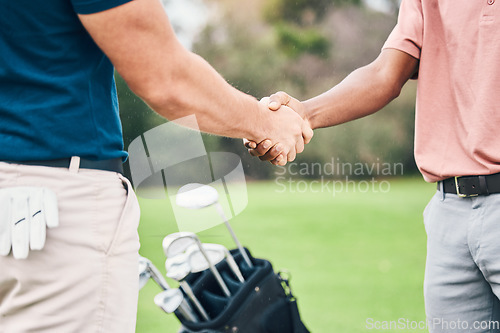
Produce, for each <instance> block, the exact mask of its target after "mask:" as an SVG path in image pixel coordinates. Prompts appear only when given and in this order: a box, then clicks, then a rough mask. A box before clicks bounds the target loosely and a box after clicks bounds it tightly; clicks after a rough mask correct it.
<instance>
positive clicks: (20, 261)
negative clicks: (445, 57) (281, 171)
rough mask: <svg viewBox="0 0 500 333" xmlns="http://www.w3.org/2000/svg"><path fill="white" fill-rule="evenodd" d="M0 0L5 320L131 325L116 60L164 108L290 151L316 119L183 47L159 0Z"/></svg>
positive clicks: (71, 328) (0, 230)
mask: <svg viewBox="0 0 500 333" xmlns="http://www.w3.org/2000/svg"><path fill="white" fill-rule="evenodd" d="M0 5H1V8H2V10H1V11H0V143H1V144H0V332H9V333H10V332H27V331H33V332H51V333H54V332H65V333H68V332H106V333H109V332H120V333H122V332H133V331H134V329H135V316H136V314H135V312H136V306H137V304H136V303H137V289H138V281H137V259H138V257H137V252H138V248H139V242H138V237H137V230H136V229H137V223H138V221H139V209H138V205H137V201H136V198H135V196H134V194H133V191H132V190H131V187H130V183H129V182H128V180H127V179H125V178H124V177H123V176H122V175H121V173H120V168H121V162H122V161H123V160H124V159H125V158H126V156H127V155H126V153H125V151H124V150H123V143H122V133H121V126H120V122H119V118H118V105H117V97H116V90H115V83H114V79H113V72H114V67H116V69H117V70H118V72H119V73H120V74H121V75H122V77H123V78H124V79H125V80H126V82H127V83H128V85H129V86H130V88H131V89H132V90H133V91H134V92H135V93H136V94H137V95H138V96H140V97H142V98H143V99H144V100H145V101H146V102H147V103H148V104H149V105H150V106H151V107H152V108H153V109H154V110H155V111H157V112H158V113H159V114H161V115H163V116H165V117H166V118H168V119H175V118H179V117H183V116H187V115H191V114H194V115H195V116H196V118H197V120H198V123H199V126H200V129H201V130H203V131H206V132H210V133H215V134H219V135H225V136H230V137H240V138H241V137H246V138H249V139H251V140H253V141H255V142H261V141H262V140H263V139H266V138H267V139H270V140H271V141H272V142H280V148H281V150H282V153H283V155H284V156H286V158H285V159H283V160H282V161H281V162H282V163H286V161H287V160H293V159H294V157H295V154H296V153H297V152H301V151H302V150H303V145H304V143H307V142H308V141H309V139H310V137H311V136H312V131H311V130H310V128H309V127H308V126H307V125H306V123H305V122H304V121H303V120H302V119H301V118H300V117H299V116H298V115H297V114H296V113H295V112H293V111H292V110H290V109H283V110H281V111H279V112H269V110H268V108H267V104H266V103H264V102H258V101H257V100H256V99H254V98H253V97H251V96H248V95H246V94H243V93H241V92H239V91H238V90H236V89H234V88H233V87H231V86H230V85H229V84H227V83H226V82H225V81H224V79H223V78H221V77H220V76H219V75H218V74H217V73H216V72H215V70H214V69H213V68H212V67H211V66H210V65H208V64H207V63H206V62H205V61H204V60H203V59H201V58H200V57H198V56H196V55H195V54H192V53H190V52H188V51H187V50H186V49H184V48H183V47H182V46H181V45H180V44H179V42H178V41H177V39H176V38H175V36H174V33H173V31H172V28H171V26H170V24H169V21H168V18H167V16H166V14H165V12H164V10H163V7H162V6H161V4H160V2H159V1H158V0H134V1H130V0H47V1H38V2H32V1H28V0H16V1H11V0H0ZM229 105H230V106H231V108H230V109H229V108H227V106H229ZM165 144H168V142H166V143H165ZM46 227H49V228H50V229H47V230H46Z"/></svg>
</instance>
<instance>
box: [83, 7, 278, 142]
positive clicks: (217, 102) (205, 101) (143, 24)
mask: <svg viewBox="0 0 500 333" xmlns="http://www.w3.org/2000/svg"><path fill="white" fill-rule="evenodd" d="M80 19H81V21H82V23H83V24H84V26H85V27H86V29H87V30H88V31H89V33H90V34H91V36H92V37H93V38H94V40H95V41H96V43H97V44H98V45H99V46H100V47H101V49H102V50H103V51H104V52H105V53H106V54H107V56H108V57H109V58H110V59H111V61H112V62H113V64H114V65H115V68H116V70H117V71H118V72H119V73H120V75H121V76H122V77H123V78H124V80H125V81H126V82H127V84H128V85H129V87H130V88H131V89H132V91H134V93H136V94H137V95H138V96H139V97H141V98H142V99H144V100H145V101H146V103H148V104H149V105H150V106H151V107H152V109H154V110H155V111H156V112H158V113H159V114H160V115H162V116H164V117H165V118H167V119H169V120H174V119H177V118H180V117H183V116H188V115H195V116H196V118H197V122H198V125H199V128H200V129H201V130H203V131H205V132H209V133H213V134H218V135H225V136H230V137H240V138H241V137H248V138H252V139H254V140H263V139H265V138H266V137H268V135H269V134H270V133H269V132H271V130H273V129H271V128H270V126H267V127H269V128H264V127H265V126H264V125H263V124H266V123H268V122H269V120H270V119H267V118H269V117H270V116H269V115H268V114H269V113H270V112H268V111H267V110H266V109H265V108H263V107H259V105H258V102H257V100H256V99H255V98H253V97H251V96H249V95H247V94H244V93H242V92H240V91H238V90H236V89H235V88H233V87H232V86H231V85H229V84H228V83H227V82H226V81H225V80H224V79H223V78H222V77H221V76H220V75H219V74H218V73H217V72H216V71H215V70H214V69H213V68H212V67H211V66H210V65H209V64H208V63H207V62H206V61H204V60H203V59H202V58H200V57H199V56H197V55H195V54H193V53H191V52H189V51H188V50H186V49H185V48H184V47H183V46H182V45H181V44H180V43H179V42H178V40H177V38H176V37H175V34H174V31H173V29H172V27H171V25H170V23H169V21H168V18H167V16H166V14H165V11H164V10H163V8H162V6H161V3H160V2H159V1H158V0H135V1H131V2H129V3H127V4H125V5H122V6H118V7H115V8H113V9H111V10H108V11H105V12H100V13H96V14H90V15H80ZM266 120H267V121H266Z"/></svg>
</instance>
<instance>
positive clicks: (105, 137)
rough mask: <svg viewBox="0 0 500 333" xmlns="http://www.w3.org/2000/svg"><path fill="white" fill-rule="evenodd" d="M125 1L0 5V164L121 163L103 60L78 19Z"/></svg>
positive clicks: (12, 0)
mask: <svg viewBox="0 0 500 333" xmlns="http://www.w3.org/2000/svg"><path fill="white" fill-rule="evenodd" d="M128 1H130V0H45V1H31V0H0V8H1V10H0V161H2V160H4V161H6V160H8V161H31V160H50V159H58V158H65V157H71V156H80V157H83V158H88V159H94V160H102V159H110V158H117V157H121V158H125V157H126V156H127V154H126V152H125V151H124V149H123V139H122V130H121V124H120V119H119V113H118V100H117V95H116V87H115V82H114V77H113V72H114V68H113V65H112V64H111V62H110V61H109V59H108V58H107V57H106V56H105V55H104V53H103V52H102V51H101V50H100V49H99V48H98V47H97V45H96V44H95V43H94V42H93V40H92V38H91V37H90V36H89V34H88V33H87V32H86V30H85V29H84V27H83V26H82V24H81V23H80V21H79V19H78V16H77V13H79V14H91V13H96V12H100V11H104V10H107V9H110V8H113V7H116V6H119V5H122V4H124V3H126V2H128Z"/></svg>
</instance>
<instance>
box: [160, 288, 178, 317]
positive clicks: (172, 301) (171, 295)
mask: <svg viewBox="0 0 500 333" xmlns="http://www.w3.org/2000/svg"><path fill="white" fill-rule="evenodd" d="M182 301H184V295H183V294H182V291H181V290H180V289H177V288H175V289H168V290H164V291H162V292H161V293H159V294H158V295H156V296H155V298H154V302H155V304H156V305H157V306H159V307H160V308H161V309H162V310H163V311H165V312H166V313H173V312H174V311H175V310H177V309H178V308H179V307H180V305H181V304H182Z"/></svg>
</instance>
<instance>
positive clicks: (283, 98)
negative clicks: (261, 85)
mask: <svg viewBox="0 0 500 333" xmlns="http://www.w3.org/2000/svg"><path fill="white" fill-rule="evenodd" d="M291 99H292V98H291V97H290V95H288V94H287V93H286V92H284V91H278V92H277V93H275V94H272V95H271V96H270V97H269V103H268V107H269V109H270V110H272V111H276V110H278V109H279V108H280V107H281V106H282V105H288V103H289V102H290V100H291Z"/></svg>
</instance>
